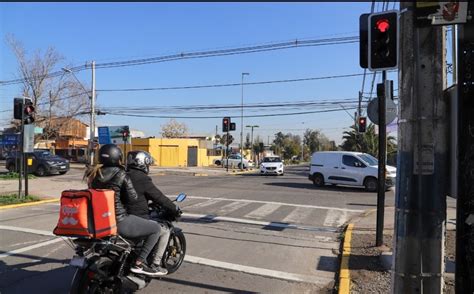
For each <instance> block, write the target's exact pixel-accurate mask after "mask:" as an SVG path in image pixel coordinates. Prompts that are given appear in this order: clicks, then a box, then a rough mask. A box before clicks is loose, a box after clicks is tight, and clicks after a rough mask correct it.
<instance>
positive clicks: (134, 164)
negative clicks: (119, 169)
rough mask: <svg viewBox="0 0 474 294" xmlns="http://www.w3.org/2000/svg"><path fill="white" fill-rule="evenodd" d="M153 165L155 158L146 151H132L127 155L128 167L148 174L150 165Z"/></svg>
mask: <svg viewBox="0 0 474 294" xmlns="http://www.w3.org/2000/svg"><path fill="white" fill-rule="evenodd" d="M151 164H153V157H151V155H150V153H148V152H146V151H140V150H139V151H130V152H128V155H127V167H128V168H134V169H139V170H141V171H144V172H145V173H148V172H149V171H150V168H149V167H150V165H151Z"/></svg>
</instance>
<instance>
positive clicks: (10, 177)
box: [0, 172, 36, 180]
mask: <svg viewBox="0 0 474 294" xmlns="http://www.w3.org/2000/svg"><path fill="white" fill-rule="evenodd" d="M18 177H19V174H18V173H15V172H13V173H12V172H9V173H7V174H1V175H0V180H14V179H18ZM35 178H36V177H35V176H34V175H32V174H28V179H35Z"/></svg>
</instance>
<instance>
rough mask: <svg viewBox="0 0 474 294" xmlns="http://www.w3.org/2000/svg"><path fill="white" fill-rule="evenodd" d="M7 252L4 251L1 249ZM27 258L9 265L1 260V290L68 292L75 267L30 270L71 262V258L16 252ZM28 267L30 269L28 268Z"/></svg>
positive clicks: (16, 291) (4, 293)
mask: <svg viewBox="0 0 474 294" xmlns="http://www.w3.org/2000/svg"><path fill="white" fill-rule="evenodd" d="M1 253H5V252H4V251H0V254H1ZM13 256H15V257H20V258H26V259H29V261H27V262H25V263H20V264H15V265H8V264H6V263H5V262H4V261H2V260H0V292H1V293H2V294H7V293H39V292H38V289H41V290H42V291H44V292H43V293H68V292H69V287H70V283H71V281H72V277H73V275H74V271H75V269H74V268H72V267H68V266H67V267H60V268H55V269H52V270H43V271H41V270H30V269H36V268H38V266H40V265H52V264H56V265H57V264H61V265H67V264H69V259H54V258H43V257H41V256H34V255H27V254H14V255H13ZM27 268H28V269H27Z"/></svg>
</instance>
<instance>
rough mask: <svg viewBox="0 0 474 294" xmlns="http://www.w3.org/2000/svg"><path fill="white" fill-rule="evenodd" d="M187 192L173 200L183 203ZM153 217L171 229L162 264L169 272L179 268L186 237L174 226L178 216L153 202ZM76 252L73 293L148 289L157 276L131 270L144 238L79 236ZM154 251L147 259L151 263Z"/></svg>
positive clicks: (125, 291)
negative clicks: (152, 276)
mask: <svg viewBox="0 0 474 294" xmlns="http://www.w3.org/2000/svg"><path fill="white" fill-rule="evenodd" d="M185 199H186V194H184V193H181V194H179V195H178V197H177V198H176V199H175V200H173V202H182V201H184V200H185ZM149 209H150V216H151V218H152V219H154V220H157V221H160V222H161V223H162V224H164V225H165V226H167V227H168V228H169V229H170V236H169V239H168V245H167V248H166V250H165V253H164V254H163V258H162V261H161V262H162V265H161V266H162V267H164V268H166V269H167V270H168V274H171V273H174V272H175V271H177V270H178V268H179V267H180V266H181V264H182V263H183V260H184V256H185V254H186V239H185V237H184V234H183V232H182V230H181V229H180V228H178V227H175V226H174V225H173V222H175V221H178V219H179V216H180V215H181V213H182V212H181V210H180V209H179V208H178V211H179V213H178V216H176V215H174V216H171V215H169V214H167V213H166V212H165V211H164V210H162V209H161V208H159V207H157V206H154V205H150V206H149ZM72 242H73V243H74V245H75V251H76V255H75V256H74V257H73V258H72V259H71V262H70V265H71V266H73V267H76V268H77V270H76V272H75V274H74V278H73V280H72V284H71V291H70V293H73V294H76V293H77V294H82V293H133V292H134V291H137V290H141V289H143V288H145V287H146V286H147V285H148V284H149V283H150V282H151V280H152V279H153V278H151V277H149V276H145V275H141V274H135V273H132V272H131V271H130V267H131V265H132V262H133V261H134V260H135V259H136V257H137V256H138V252H140V249H141V247H142V246H143V243H144V240H143V239H126V238H123V237H121V236H119V235H117V236H111V237H107V238H103V239H86V238H77V239H74V240H72ZM152 260H153V256H152V254H150V256H149V257H148V260H147V262H148V263H149V264H151V262H152Z"/></svg>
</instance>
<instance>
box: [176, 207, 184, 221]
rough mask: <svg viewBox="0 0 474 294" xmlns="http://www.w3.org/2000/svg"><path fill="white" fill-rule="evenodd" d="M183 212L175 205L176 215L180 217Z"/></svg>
mask: <svg viewBox="0 0 474 294" xmlns="http://www.w3.org/2000/svg"><path fill="white" fill-rule="evenodd" d="M182 214H183V211H182V210H181V209H180V208H179V207H178V206H176V217H177V218H178V217H181V215H182Z"/></svg>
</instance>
